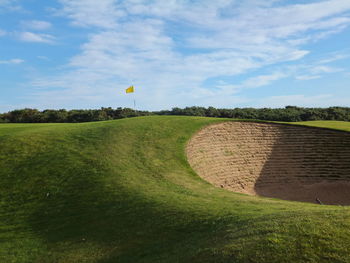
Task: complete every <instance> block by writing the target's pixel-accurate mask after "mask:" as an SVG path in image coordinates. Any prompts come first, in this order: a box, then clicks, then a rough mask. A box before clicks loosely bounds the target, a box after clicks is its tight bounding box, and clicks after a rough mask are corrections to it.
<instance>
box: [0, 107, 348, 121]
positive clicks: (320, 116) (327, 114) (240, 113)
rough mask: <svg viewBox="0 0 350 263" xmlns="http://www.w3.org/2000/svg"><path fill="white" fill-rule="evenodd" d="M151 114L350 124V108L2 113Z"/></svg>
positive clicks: (15, 117)
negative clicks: (331, 121)
mask: <svg viewBox="0 0 350 263" xmlns="http://www.w3.org/2000/svg"><path fill="white" fill-rule="evenodd" d="M148 115H183V116H203V117H218V118H235V119H256V120H267V121H287V122H292V121H313V120H338V121H350V108H348V107H329V108H302V107H296V106H287V107H285V108H276V109H272V108H259V109H256V108H234V109H217V108H214V107H208V108H205V107H186V108H173V109H172V110H163V111H153V112H151V111H135V110H133V109H130V108H120V107H119V108H116V109H113V108H111V107H108V108H101V109H94V110H64V109H61V110H43V111H39V110H37V109H28V108H26V109H20V110H13V111H9V112H7V113H3V114H0V122H3V123H54V122H72V123H74V122H90V121H106V120H115V119H122V118H130V117H137V116H148Z"/></svg>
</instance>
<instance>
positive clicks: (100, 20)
mask: <svg viewBox="0 0 350 263" xmlns="http://www.w3.org/2000/svg"><path fill="white" fill-rule="evenodd" d="M59 2H60V3H62V5H63V9H62V10H61V11H60V13H61V14H64V15H67V16H68V17H69V18H71V19H72V21H73V24H74V25H77V26H96V27H102V28H107V29H110V28H115V27H116V26H117V19H118V18H119V17H121V16H123V14H124V12H123V11H122V10H120V9H119V8H118V5H119V3H117V2H116V1H115V0H100V1H96V0H59Z"/></svg>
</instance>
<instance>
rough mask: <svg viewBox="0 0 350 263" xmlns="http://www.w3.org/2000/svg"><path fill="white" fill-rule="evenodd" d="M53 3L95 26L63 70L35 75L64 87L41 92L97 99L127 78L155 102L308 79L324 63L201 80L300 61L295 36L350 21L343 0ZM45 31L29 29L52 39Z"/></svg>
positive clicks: (300, 38) (322, 32)
mask: <svg viewBox="0 0 350 263" xmlns="http://www.w3.org/2000/svg"><path fill="white" fill-rule="evenodd" d="M60 3H61V4H62V6H63V7H62V9H61V10H59V11H58V12H59V13H60V14H61V15H63V16H66V17H68V18H69V19H70V20H71V22H72V23H73V24H74V25H75V26H83V27H86V28H92V29H93V31H92V32H91V34H90V35H89V38H88V41H87V42H86V43H85V44H84V45H82V46H81V52H80V54H78V55H76V56H74V57H72V58H71V60H70V63H69V65H68V66H69V69H70V71H69V72H65V73H63V74H62V75H57V76H52V77H49V78H44V79H38V80H36V81H35V83H34V84H35V85H36V86H39V87H44V86H45V87H58V86H59V87H63V88H64V89H65V90H64V91H62V92H60V93H56V91H55V94H54V95H55V96H52V95H50V94H51V93H50V92H49V91H48V92H46V93H41V96H46V97H55V98H58V97H62V99H61V101H62V102H63V101H67V100H65V99H67V98H71V99H72V100H77V99H79V101H83V100H86V101H87V102H91V100H94V101H95V102H96V103H102V102H105V103H106V102H108V101H113V100H112V99H111V100H109V98H113V99H115V102H116V103H117V102H123V101H125V99H126V97H120V98H118V99H116V98H115V93H116V90H120V91H121V92H122V91H123V89H124V87H125V86H127V85H128V84H129V83H130V82H131V80H134V82H135V85H137V86H139V87H142V88H141V89H140V90H139V91H138V92H137V94H136V93H135V96H142V97H144V98H143V101H144V105H152V106H147V107H148V108H153V109H159V108H164V107H169V105H171V106H176V105H178V106H179V103H181V104H182V105H186V104H187V103H188V104H189V105H191V104H200V103H202V102H203V101H206V102H208V103H209V102H210V101H213V99H211V98H212V97H218V98H219V97H222V96H225V99H227V100H228V101H229V100H230V99H232V101H244V100H246V99H244V98H241V97H238V96H237V90H242V89H244V88H254V87H256V88H257V87H262V86H266V85H270V84H271V83H272V82H273V81H276V80H278V79H282V78H286V77H288V76H291V75H293V74H295V75H296V76H297V77H296V78H299V79H303V78H304V79H307V76H308V77H310V76H313V77H315V76H319V75H321V74H325V73H330V70H331V68H330V67H328V66H327V67H325V66H323V67H321V66H317V65H312V67H311V66H308V67H306V66H305V67H304V69H307V72H303V74H301V73H300V72H301V71H302V70H303V69H302V67H300V68H299V69H298V70H294V71H293V70H289V71H288V72H282V71H281V70H279V71H276V72H273V73H271V74H268V75H262V76H257V77H254V78H251V79H247V80H243V81H242V82H241V83H240V84H236V85H235V84H232V83H226V84H223V85H221V86H217V87H215V86H213V87H212V89H211V88H210V87H208V86H206V85H204V83H205V82H206V81H207V80H208V79H209V78H220V77H223V76H229V77H230V78H233V77H235V76H239V75H241V74H243V73H247V72H253V71H254V70H256V69H261V68H263V67H268V66H271V65H272V66H273V65H280V64H281V63H285V62H290V61H298V60H300V59H301V58H303V57H305V56H306V55H307V54H308V53H309V52H310V51H309V50H305V48H303V46H302V45H303V44H305V43H312V42H313V41H314V40H313V39H315V37H316V38H317V37H318V40H321V39H322V38H324V37H327V36H329V34H331V33H334V32H339V28H341V29H342V30H343V29H344V28H345V27H346V26H348V25H349V22H350V17H349V15H348V14H347V13H346V12H348V11H350V2H348V1H344V0H328V1H318V2H316V3H307V4H298V5H282V4H281V2H280V1H273V0H268V1H254V0H252V1H244V3H242V1H233V0H219V1H211V0H203V1H176V0H171V1H163V0H152V1H148V0H129V1H114V0H100V1H94V0H60ZM275 3H278V6H276V5H274V4H275ZM27 33H29V32H27ZM30 34H33V33H30ZM44 36H45V35H42V34H41V35H39V34H37V35H34V36H33V35H29V36H28V38H29V39H30V38H31V39H37V40H39V39H41V38H43V39H46V40H48V39H50V38H45V37H44ZM46 36H47V35H46ZM38 37H39V38H38ZM40 37H41V38H40ZM50 41H52V39H51V40H50ZM38 42H40V41H38ZM41 42H45V41H41ZM232 82H234V81H232ZM39 97H40V96H39ZM46 97H45V98H46ZM43 100H45V99H44V98H43Z"/></svg>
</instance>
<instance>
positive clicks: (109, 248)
mask: <svg viewBox="0 0 350 263" xmlns="http://www.w3.org/2000/svg"><path fill="white" fill-rule="evenodd" d="M218 121H222V119H211V118H199V117H160V116H154V117H141V118H132V119H123V120H117V121H109V122H98V123H83V124H1V125H0V168H1V169H0V262H6V263H9V262H25V263H27V262H38V263H44V262H45V263H46V262H47V263H53V262H99V263H107V262H122V263H124V262H125V263H126V262H130V263H138V262H142V263H144V262H145V263H146V262H150V263H156V262H166V263H175V262H181V263H182V262H194V263H197V262H198V263H208V262H217V263H219V262H220V263H224V262H259V263H261V262H350V209H349V208H348V207H340V206H320V205H313V204H306V203H298V202H288V201H281V200H277V199H268V198H260V197H253V196H247V195H243V194H236V193H232V192H229V191H226V190H223V189H219V188H215V187H213V186H211V185H210V184H209V183H207V182H205V181H203V180H202V179H200V178H199V177H198V176H197V175H196V174H195V173H194V172H193V171H192V169H191V168H190V166H189V164H188V163H187V160H186V156H185V153H184V149H185V145H186V142H187V141H188V139H189V138H190V137H191V136H192V135H193V133H195V132H196V131H197V130H198V129H200V128H201V127H203V126H205V125H208V124H210V123H214V122H218ZM309 124H310V123H309ZM311 125H315V126H318V125H320V126H324V127H332V128H340V129H344V130H350V124H348V123H339V122H330V123H326V122H322V123H319V122H315V123H311Z"/></svg>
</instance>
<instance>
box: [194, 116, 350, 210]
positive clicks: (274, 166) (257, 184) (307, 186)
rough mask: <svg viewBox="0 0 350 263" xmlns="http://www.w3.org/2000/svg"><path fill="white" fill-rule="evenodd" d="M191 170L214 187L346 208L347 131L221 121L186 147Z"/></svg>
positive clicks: (349, 196) (349, 182)
mask: <svg viewBox="0 0 350 263" xmlns="http://www.w3.org/2000/svg"><path fill="white" fill-rule="evenodd" d="M187 156H188V160H189V163H190V164H191V166H192V168H193V169H194V170H195V171H196V172H197V173H198V175H199V176H201V177H202V178H203V179H205V180H207V181H208V182H210V183H212V184H213V185H215V186H217V187H222V188H226V189H228V190H231V191H234V192H240V193H246V194H251V195H260V196H266V197H275V198H280V199H284V200H293V201H303V202H311V203H318V202H319V201H320V202H321V203H323V204H334V205H350V133H346V132H341V131H332V130H327V129H320V128H308V127H301V126H291V125H283V124H267V123H252V122H225V123H220V124H214V125H210V126H208V127H206V128H204V129H202V130H201V131H199V132H198V133H197V134H196V135H195V136H194V137H193V138H192V139H191V140H190V141H189V143H188V146H187Z"/></svg>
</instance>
